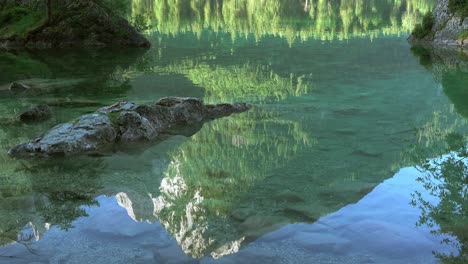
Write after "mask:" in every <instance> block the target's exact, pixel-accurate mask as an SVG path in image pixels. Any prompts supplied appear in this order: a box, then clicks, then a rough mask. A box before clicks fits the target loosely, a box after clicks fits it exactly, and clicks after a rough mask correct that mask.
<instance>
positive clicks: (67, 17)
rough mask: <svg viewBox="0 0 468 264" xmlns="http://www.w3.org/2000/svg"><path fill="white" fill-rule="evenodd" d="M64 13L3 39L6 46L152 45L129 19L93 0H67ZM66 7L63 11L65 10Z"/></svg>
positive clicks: (2, 45) (0, 44)
mask: <svg viewBox="0 0 468 264" xmlns="http://www.w3.org/2000/svg"><path fill="white" fill-rule="evenodd" d="M60 4H61V5H62V6H61V8H60V10H61V13H62V14H61V15H60V16H57V18H54V19H52V21H51V22H50V23H49V24H46V25H45V26H43V27H40V28H38V29H36V30H34V31H33V32H30V33H29V34H28V35H27V36H26V37H18V36H14V37H10V38H8V39H4V40H1V39H0V47H4V48H17V47H27V48H41V49H44V48H55V47H59V48H68V47H149V46H150V42H149V41H148V40H147V39H145V38H144V37H143V36H142V35H141V34H140V33H138V32H137V30H136V29H135V28H134V27H133V26H132V25H130V24H129V23H128V21H127V20H125V19H123V18H121V17H119V16H118V15H115V14H112V13H110V12H108V11H107V10H106V9H104V8H103V7H101V6H99V5H97V4H96V3H94V2H93V1H89V0H80V1H71V0H65V1H63V2H61V3H60ZM62 10H63V11H62Z"/></svg>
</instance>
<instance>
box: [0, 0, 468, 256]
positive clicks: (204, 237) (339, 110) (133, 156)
mask: <svg viewBox="0 0 468 264" xmlns="http://www.w3.org/2000/svg"><path fill="white" fill-rule="evenodd" d="M168 2H170V1H159V0H154V1H143V0H140V1H138V0H134V1H133V3H132V7H131V14H132V15H131V16H133V17H135V16H136V15H138V14H141V15H142V17H143V18H144V20H145V21H146V23H147V24H148V25H149V26H150V28H149V29H148V30H147V34H148V38H150V39H151V42H152V44H153V45H152V48H151V49H149V50H80V51H77V50H74V51H71V50H64V51H14V52H0V85H2V84H5V86H0V263H392V264H394V263H424V264H426V263H440V262H442V263H466V262H465V261H467V258H468V257H467V254H468V253H467V252H468V251H467V250H468V233H467V232H468V217H467V208H468V199H467V191H468V187H467V185H468V176H467V175H468V169H467V167H466V165H465V163H464V157H466V156H468V154H467V153H466V148H465V146H466V135H467V134H466V133H467V132H468V119H467V117H468V107H467V106H466V105H468V104H467V102H468V89H467V88H468V59H467V56H466V55H464V54H463V53H459V52H456V51H447V50H432V49H424V48H411V47H410V45H409V44H408V43H407V41H406V37H407V36H408V31H409V30H410V29H411V28H412V27H413V26H414V24H415V23H416V22H417V21H419V20H420V19H421V17H422V14H424V13H425V12H427V11H429V10H430V9H431V8H432V6H433V2H432V1H410V0H407V1H400V0H399V1H385V3H384V1H359V0H355V1H349V2H348V1H344V2H346V3H341V2H343V1H331V0H329V1H327V0H323V1H322V0H320V1H315V0H311V1H306V0H304V1H280V0H276V1H273V0H265V1H247V0H245V1H244V0H233V1H227V0H225V1H174V3H176V4H174V5H171V4H168ZM18 80H25V81H23V82H25V83H32V84H34V85H36V86H39V87H41V88H42V89H41V92H38V93H34V94H13V93H11V92H10V91H9V90H7V88H8V84H9V83H11V82H13V81H18ZM164 96H190V97H198V98H202V99H203V100H204V101H205V102H208V103H220V102H235V101H243V102H249V103H252V104H254V108H253V109H252V110H251V111H249V112H246V113H242V114H238V115H232V116H230V117H226V118H222V119H218V120H215V121H212V122H209V123H206V124H204V126H203V127H202V128H201V129H200V130H199V131H198V132H197V133H196V134H194V135H191V136H184V135H174V136H172V137H169V138H167V139H166V140H164V141H161V142H156V143H152V144H147V145H144V146H138V147H135V148H131V149H116V150H115V151H114V153H112V154H111V155H109V154H106V155H103V156H100V157H73V158H64V159H56V160H22V161H21V160H13V159H11V158H10V157H8V155H7V154H6V152H7V150H8V149H9V148H11V147H12V146H14V145H15V144H16V143H19V142H23V141H26V140H28V139H30V138H34V137H35V136H37V135H39V134H41V133H43V132H44V131H46V130H47V129H49V128H51V127H52V126H54V125H55V124H59V123H62V122H66V121H69V120H73V119H74V118H76V117H78V116H80V115H83V114H86V113H91V112H93V111H95V110H96V109H97V108H99V107H102V106H105V105H109V104H112V103H114V102H116V101H120V100H131V101H135V102H148V101H154V100H157V99H159V98H161V97H164ZM37 103H48V104H49V105H51V106H52V108H53V111H54V115H53V118H52V119H51V120H48V121H46V122H44V123H39V124H37V123H34V124H23V123H20V122H19V121H17V120H16V119H15V117H16V116H17V115H18V114H19V113H20V112H21V111H24V110H26V109H28V108H29V107H30V106H31V105H32V104H37Z"/></svg>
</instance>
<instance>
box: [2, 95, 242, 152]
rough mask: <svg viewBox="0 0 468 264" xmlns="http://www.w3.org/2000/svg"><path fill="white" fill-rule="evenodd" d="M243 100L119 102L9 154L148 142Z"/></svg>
mask: <svg viewBox="0 0 468 264" xmlns="http://www.w3.org/2000/svg"><path fill="white" fill-rule="evenodd" d="M250 108H251V105H248V104H244V103H234V104H218V105H204V104H203V103H202V101H201V100H198V99H196V98H178V97H171V98H163V99H161V100H159V101H157V102H155V103H152V104H144V105H137V104H134V103H131V102H119V103H116V104H114V105H111V106H108V107H104V108H101V109H99V110H98V111H97V112H96V113H94V114H88V115H84V116H81V117H80V118H79V119H78V120H76V121H74V122H69V123H64V124H61V125H58V126H56V127H54V128H52V129H51V130H50V131H49V132H47V133H46V134H45V135H44V136H42V137H39V138H36V139H34V140H32V141H30V142H26V143H23V144H19V145H17V146H15V147H14V148H12V149H11V150H10V151H9V152H8V154H9V155H10V156H12V157H17V158H27V157H56V156H70V155H78V154H96V153H99V152H101V151H105V150H106V149H107V148H109V147H111V146H112V145H113V144H115V143H119V142H121V143H124V144H125V143H133V142H149V141H152V140H155V139H157V138H158V137H159V136H160V135H161V134H165V133H169V132H170V131H173V130H174V129H177V128H183V127H187V126H194V125H195V126H196V125H198V124H200V123H202V122H205V121H207V120H211V119H215V118H220V117H223V116H228V115H230V114H232V113H240V112H244V111H247V110H249V109H250Z"/></svg>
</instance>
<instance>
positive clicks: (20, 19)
mask: <svg viewBox="0 0 468 264" xmlns="http://www.w3.org/2000/svg"><path fill="white" fill-rule="evenodd" d="M43 19H44V18H43V17H42V16H41V15H40V13H38V12H36V11H33V10H31V9H28V8H24V7H11V8H7V9H5V10H3V11H2V12H0V25H1V26H0V38H8V37H11V36H15V35H16V36H20V37H24V36H25V35H26V34H27V33H28V32H29V31H31V30H33V29H34V28H36V27H37V26H38V25H40V24H41V22H42V21H43Z"/></svg>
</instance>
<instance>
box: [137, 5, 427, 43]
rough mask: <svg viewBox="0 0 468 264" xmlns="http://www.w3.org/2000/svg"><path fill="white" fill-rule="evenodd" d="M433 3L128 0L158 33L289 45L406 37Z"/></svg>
mask: <svg viewBox="0 0 468 264" xmlns="http://www.w3.org/2000/svg"><path fill="white" fill-rule="evenodd" d="M433 3H434V2H433V0H427V1H419V0H404V1H400V0H395V1H380V0H370V1H366V0H349V1H338V0H325V1H323V0H310V1H307V0H264V1H250V0H182V1H166V0H153V1H144V0H134V1H133V3H132V13H133V15H136V14H141V13H146V14H147V18H148V20H149V21H148V23H152V22H153V24H155V30H157V31H159V32H161V33H167V34H178V33H180V32H195V33H197V34H198V35H200V34H201V32H202V31H203V30H204V29H211V30H213V31H215V32H218V31H220V30H221V31H224V32H228V33H230V34H231V36H232V38H233V39H236V38H238V37H247V36H249V35H250V34H251V33H252V34H254V36H255V37H256V39H257V40H258V39H261V38H262V37H264V36H265V35H275V36H280V37H284V38H286V39H287V40H288V42H289V43H290V44H291V43H292V42H293V41H294V40H306V39H311V38H312V39H322V40H330V39H336V38H338V39H348V38H351V37H362V36H367V37H374V36H376V35H378V34H380V33H384V34H401V33H403V32H409V31H410V30H412V28H413V27H414V25H415V23H417V22H418V20H419V19H420V18H421V16H422V14H425V13H426V12H428V11H430V10H431V9H432V6H433Z"/></svg>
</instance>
